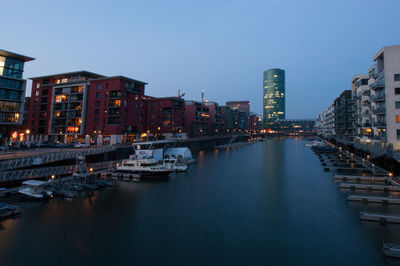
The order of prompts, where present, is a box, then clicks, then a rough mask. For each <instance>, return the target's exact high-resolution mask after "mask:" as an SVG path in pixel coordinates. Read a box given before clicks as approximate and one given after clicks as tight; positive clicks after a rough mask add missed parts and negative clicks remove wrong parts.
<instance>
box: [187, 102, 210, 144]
mask: <svg viewBox="0 0 400 266" xmlns="http://www.w3.org/2000/svg"><path fill="white" fill-rule="evenodd" d="M209 118H210V113H209V108H208V106H206V105H205V103H204V102H196V101H185V132H187V133H188V134H189V136H191V137H199V136H206V135H208V120H209Z"/></svg>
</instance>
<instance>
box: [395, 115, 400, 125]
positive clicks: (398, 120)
mask: <svg viewBox="0 0 400 266" xmlns="http://www.w3.org/2000/svg"><path fill="white" fill-rule="evenodd" d="M396 122H397V123H400V115H396Z"/></svg>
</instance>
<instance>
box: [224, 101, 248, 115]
mask: <svg viewBox="0 0 400 266" xmlns="http://www.w3.org/2000/svg"><path fill="white" fill-rule="evenodd" d="M226 106H228V107H230V108H232V109H233V110H240V111H244V112H247V113H250V102H249V101H229V102H226Z"/></svg>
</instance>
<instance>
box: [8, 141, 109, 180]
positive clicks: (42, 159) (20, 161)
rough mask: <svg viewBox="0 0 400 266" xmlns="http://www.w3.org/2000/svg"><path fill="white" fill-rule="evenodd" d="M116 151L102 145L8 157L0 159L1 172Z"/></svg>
mask: <svg viewBox="0 0 400 266" xmlns="http://www.w3.org/2000/svg"><path fill="white" fill-rule="evenodd" d="M110 151H115V147H114V146H101V147H95V148H88V149H80V150H72V151H68V150H64V151H61V152H60V151H59V152H49V153H42V154H39V155H37V156H29V157H22V158H16V159H8V160H4V161H0V173H1V172H2V171H8V170H12V169H18V168H23V167H28V166H32V165H41V164H46V163H51V162H56V161H62V160H68V159H73V158H76V157H78V156H86V155H93V154H99V153H105V152H110Z"/></svg>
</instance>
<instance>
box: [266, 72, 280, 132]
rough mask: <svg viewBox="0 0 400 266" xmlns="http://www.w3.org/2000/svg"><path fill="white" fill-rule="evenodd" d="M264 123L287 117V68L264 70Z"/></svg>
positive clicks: (268, 123) (267, 123)
mask: <svg viewBox="0 0 400 266" xmlns="http://www.w3.org/2000/svg"><path fill="white" fill-rule="evenodd" d="M263 87H264V95H263V110H264V111H263V114H264V125H265V126H268V125H271V124H272V123H273V122H274V121H275V120H277V119H285V70H282V69H279V68H272V69H269V70H266V71H264V82H263Z"/></svg>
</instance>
